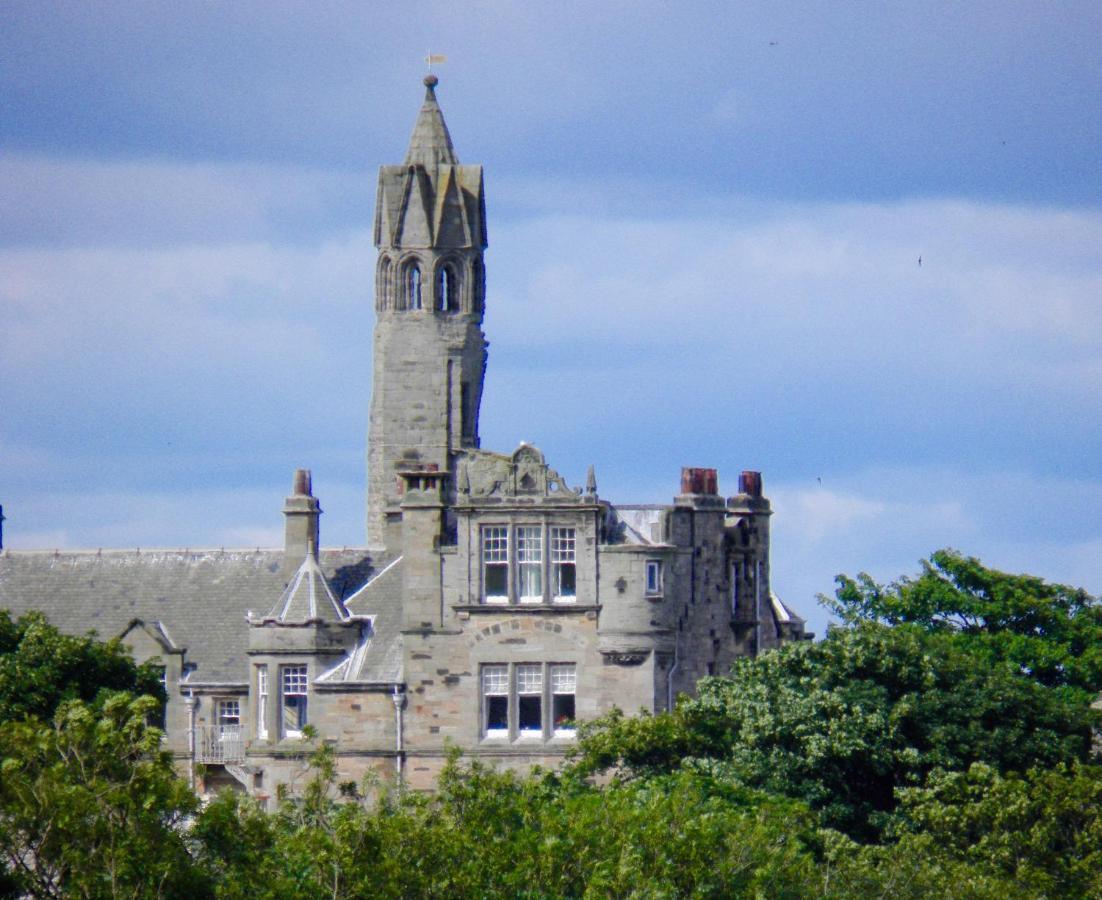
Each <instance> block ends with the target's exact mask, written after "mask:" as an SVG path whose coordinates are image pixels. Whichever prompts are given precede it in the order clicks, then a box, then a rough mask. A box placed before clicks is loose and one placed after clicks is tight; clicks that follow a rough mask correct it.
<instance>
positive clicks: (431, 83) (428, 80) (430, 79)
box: [425, 72, 440, 88]
mask: <svg viewBox="0 0 1102 900" xmlns="http://www.w3.org/2000/svg"><path fill="white" fill-rule="evenodd" d="M439 83H440V79H439V78H437V77H436V76H435V75H433V74H432V73H431V72H430V73H429V74H428V75H426V76H425V87H427V88H434V87H436V85H438V84H439Z"/></svg>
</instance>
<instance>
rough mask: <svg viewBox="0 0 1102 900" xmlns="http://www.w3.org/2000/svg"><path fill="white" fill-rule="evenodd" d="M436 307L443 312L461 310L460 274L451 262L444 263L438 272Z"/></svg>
mask: <svg viewBox="0 0 1102 900" xmlns="http://www.w3.org/2000/svg"><path fill="white" fill-rule="evenodd" d="M436 308H437V309H439V310H441V311H442V312H459V310H460V308H461V302H460V293H459V274H458V272H457V271H456V268H455V266H453V265H452V264H451V263H443V264H442V265H441V266H440V268H439V270H438V271H437V273H436Z"/></svg>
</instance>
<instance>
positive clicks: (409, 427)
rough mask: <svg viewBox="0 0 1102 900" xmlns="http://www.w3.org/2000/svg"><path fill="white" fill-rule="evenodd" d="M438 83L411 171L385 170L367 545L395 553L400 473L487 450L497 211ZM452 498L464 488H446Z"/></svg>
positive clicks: (416, 131)
mask: <svg viewBox="0 0 1102 900" xmlns="http://www.w3.org/2000/svg"><path fill="white" fill-rule="evenodd" d="M436 84H437V78H436V76H435V75H429V76H427V77H426V78H425V102H424V104H423V105H422V107H421V111H420V113H419V114H418V116H417V124H416V125H415V126H414V128H413V136H412V137H411V138H410V142H409V150H408V151H407V152H406V158H405V161H404V162H403V163H402V165H400V166H383V167H382V168H381V169H380V170H379V187H378V193H377V198H376V202H375V246H376V247H378V248H379V262H378V267H377V269H376V275H375V316H376V319H375V347H374V353H375V357H374V360H375V364H374V386H373V390H372V396H371V418H370V423H369V426H368V441H367V448H368V449H367V472H368V481H367V484H368V500H367V542H368V546H369V547H371V548H372V549H380V548H383V547H386V546H390V547H392V548H393V547H394V546H395V545H396V539H397V535H398V531H397V525H398V522H399V521H400V516H401V512H400V508H399V503H400V502H401V496H402V486H401V485H402V480H401V479H400V478H399V475H398V473H399V471H409V470H418V469H420V470H429V471H431V470H436V471H440V472H444V473H450V472H452V471H453V465H452V462H453V460H454V458H455V454H456V453H458V452H459V451H461V450H463V449H465V448H470V447H477V446H478V444H479V439H478V410H479V405H480V404H481V401H482V384H483V379H484V377H485V373H486V347H487V343H486V336H485V335H484V334H483V333H482V314H483V310H484V297H485V273H484V269H483V263H482V253H483V250H485V248H486V202H485V197H484V195H483V184H482V166H462V165H460V164H459V159H458V158H457V157H456V155H455V149H454V148H453V147H452V140H451V135H449V134H448V127H447V125H445V124H444V116H443V113H441V111H440V107H439V105H438V104H437V102H436V93H435V92H436ZM443 482H444V486H443V491H444V495H445V498H448V497H450V496H452V495H453V494H454V490H455V485H454V479H452V478H450V477H448V476H447V475H445V476H444V478H443Z"/></svg>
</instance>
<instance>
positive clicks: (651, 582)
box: [647, 559, 662, 594]
mask: <svg viewBox="0 0 1102 900" xmlns="http://www.w3.org/2000/svg"><path fill="white" fill-rule="evenodd" d="M661 590H662V564H661V563H660V562H659V561H658V560H656V559H649V560H647V593H648V594H657V593H659V592H660V591H661Z"/></svg>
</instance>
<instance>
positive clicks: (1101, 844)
mask: <svg viewBox="0 0 1102 900" xmlns="http://www.w3.org/2000/svg"><path fill="white" fill-rule="evenodd" d="M901 801H902V807H901V810H902V812H903V814H904V815H903V824H902V826H901V831H902V833H903V834H904V836H905V837H907V836H910V835H913V834H922V835H925V836H927V837H928V838H929V839H930V840H931V841H932V842H933V844H934V845H935V846H937V847H938V848H939V849H938V855H939V856H941V857H942V858H946V859H950V860H953V861H956V862H964V863H970V864H973V865H977V866H984V867H986V868H988V869H989V870H990V871H991V872H992V873H994V874H997V875H999V876H1001V877H1004V878H1006V879H1008V880H1012V881H1014V882H1015V883H1017V884H1018V885H1020V886H1022V887H1023V888H1025V889H1027V890H1028V891H1029V892H1030V893H1031V894H1032V895H1034V896H1047V897H1099V896H1102V768H1099V767H1098V766H1089V765H1078V764H1076V765H1072V766H1064V765H1061V766H1057V767H1055V768H1053V769H1048V770H1046V769H1032V770H1030V771H1029V772H1027V773H1026V774H1024V775H1017V774H1009V775H1000V774H999V773H998V772H997V771H995V770H994V769H993V768H991V767H990V766H986V765H982V764H979V763H977V764H975V765H973V766H971V767H970V768H969V769H968V771H966V772H943V773H938V774H936V775H935V776H933V777H932V778H931V779H930V780H929V782H928V783H927V785H926V786H925V787H923V788H912V789H908V790H904V791H902V792H901Z"/></svg>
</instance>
